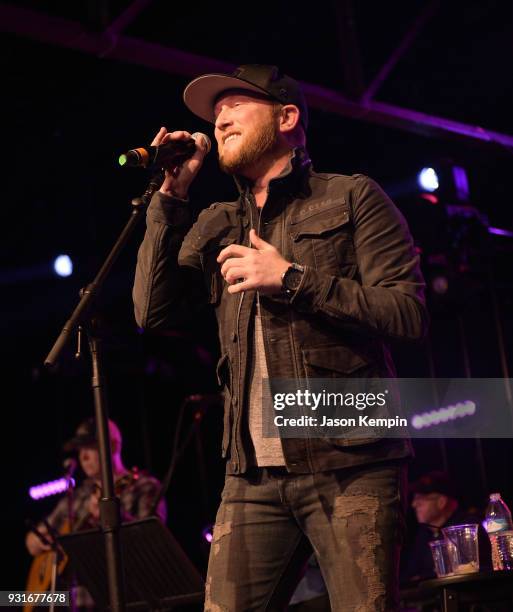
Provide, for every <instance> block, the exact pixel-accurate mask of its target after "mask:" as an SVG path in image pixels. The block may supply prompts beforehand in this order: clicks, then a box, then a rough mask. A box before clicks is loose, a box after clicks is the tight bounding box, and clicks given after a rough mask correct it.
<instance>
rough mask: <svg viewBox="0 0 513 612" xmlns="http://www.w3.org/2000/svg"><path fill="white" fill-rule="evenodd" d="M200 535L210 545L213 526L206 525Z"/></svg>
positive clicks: (212, 536)
mask: <svg viewBox="0 0 513 612" xmlns="http://www.w3.org/2000/svg"><path fill="white" fill-rule="evenodd" d="M201 535H202V536H203V537H204V538H205V540H206V541H207V542H208V543H209V544H211V543H212V540H213V538H214V526H213V525H207V526H206V527H205V529H203V531H202V532H201Z"/></svg>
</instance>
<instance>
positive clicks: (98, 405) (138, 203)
mask: <svg viewBox="0 0 513 612" xmlns="http://www.w3.org/2000/svg"><path fill="white" fill-rule="evenodd" d="M163 178H164V175H163V172H162V171H159V172H158V173H157V174H155V175H154V176H153V177H152V179H151V180H150V182H149V184H148V187H147V188H146V191H145V192H144V194H143V195H142V196H141V197H139V198H134V199H133V200H132V212H131V215H130V218H129V220H128V222H127V224H126V225H125V227H124V229H123V231H122V232H121V234H120V236H119V238H118V239H117V241H116V243H115V244H114V246H113V247H112V250H111V251H110V253H109V255H108V256H107V259H106V260H105V262H104V263H103V265H102V267H101V268H100V270H99V272H98V274H97V275H96V277H95V279H94V280H93V282H92V283H90V284H89V285H87V286H86V287H85V289H83V290H82V291H81V297H80V301H79V303H78V304H77V306H76V307H75V309H74V311H73V313H72V315H71V317H70V318H69V319H68V321H67V322H66V323H65V325H64V327H63V328H62V330H61V332H60V334H59V336H58V338H57V340H56V341H55V344H54V345H53V347H52V349H51V351H50V353H49V354H48V356H47V357H46V359H45V362H44V363H45V365H46V366H48V367H51V366H54V365H55V364H56V362H57V360H58V358H59V356H60V354H61V352H62V350H63V349H64V347H65V346H66V344H67V343H68V342H69V341H70V340H71V337H72V334H73V333H74V330H75V329H76V328H77V327H80V328H83V329H85V330H86V332H87V336H88V343H89V352H90V354H91V361H92V364H91V365H92V380H91V386H92V390H93V396H94V408H95V418H96V432H97V438H98V450H99V456H100V468H101V484H102V498H101V500H100V503H99V505H100V526H101V529H102V532H103V535H104V543H105V558H106V566H107V579H108V589H109V602H110V610H111V612H123V611H124V610H125V589H124V574H123V567H122V555H121V537H120V528H121V512H120V504H119V499H118V498H117V497H116V494H115V490H114V476H113V471H112V455H111V444H110V436H109V424H108V419H109V417H108V408H107V398H106V393H105V384H104V377H103V369H102V340H101V337H100V334H99V330H98V325H97V321H96V320H95V317H94V308H93V305H94V302H95V300H96V298H97V296H98V294H99V293H100V291H101V289H102V287H103V284H104V283H105V281H106V280H107V277H108V276H109V274H110V271H111V269H112V267H113V265H114V263H115V262H116V260H117V258H118V257H119V255H120V253H121V252H122V250H123V248H124V247H125V245H126V244H127V243H128V239H129V238H130V236H131V235H132V233H133V231H134V229H135V227H136V226H137V224H138V222H139V220H140V219H141V217H142V214H143V212H144V211H145V209H146V207H147V205H148V204H149V202H150V200H151V196H152V195H153V194H154V193H155V191H157V190H158V189H159V188H160V185H161V184H162V181H163ZM79 350H80V348H79Z"/></svg>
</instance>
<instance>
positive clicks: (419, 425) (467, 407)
mask: <svg viewBox="0 0 513 612" xmlns="http://www.w3.org/2000/svg"><path fill="white" fill-rule="evenodd" d="M476 409H477V406H476V404H475V402H473V401H471V400H466V401H463V402H458V403H457V404H453V405H451V406H445V407H444V408H437V409H436V410H431V411H430V412H423V413H421V414H415V415H413V418H412V420H411V424H412V425H413V428H414V429H424V428H426V427H436V426H437V425H440V424H441V423H447V422H449V421H456V419H461V418H464V417H469V416H473V415H474V414H475V413H476Z"/></svg>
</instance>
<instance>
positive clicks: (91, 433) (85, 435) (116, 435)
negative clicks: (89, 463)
mask: <svg viewBox="0 0 513 612" xmlns="http://www.w3.org/2000/svg"><path fill="white" fill-rule="evenodd" d="M109 435H110V440H111V443H112V442H116V443H117V444H121V432H120V431H119V427H118V426H117V425H116V423H114V421H111V420H110V419H109ZM97 446H98V437H97V435H96V420H95V419H94V418H89V419H86V420H85V421H82V423H80V425H79V426H78V427H77V430H76V431H75V435H74V436H73V438H71V439H70V440H68V441H67V442H66V443H65V444H64V447H63V450H64V452H66V453H70V452H72V451H77V450H79V449H81V448H94V447H97Z"/></svg>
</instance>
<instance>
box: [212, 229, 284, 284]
mask: <svg viewBox="0 0 513 612" xmlns="http://www.w3.org/2000/svg"><path fill="white" fill-rule="evenodd" d="M249 237H250V240H251V244H252V245H253V246H254V247H255V248H254V249H250V248H249V247H245V246H241V245H240V244H231V245H230V246H228V247H226V248H225V249H223V250H222V251H221V252H220V253H219V256H218V258H217V261H218V263H220V264H222V266H221V274H222V275H223V277H224V279H225V280H226V282H227V283H228V284H229V285H230V286H229V287H228V292H229V293H239V292H241V291H246V290H247V289H256V290H258V291H260V293H263V294H267V295H272V294H274V293H279V292H280V291H281V275H282V274H283V273H284V272H285V270H287V268H288V267H289V266H290V262H288V261H287V260H286V259H284V258H283V257H282V256H281V254H280V252H279V251H278V249H276V248H275V247H273V246H272V245H271V244H269V243H268V242H266V241H265V240H262V238H260V237H259V236H258V235H257V233H256V232H255V230H253V229H252V230H251V231H250V232H249ZM240 279H243V280H242V282H238V281H240Z"/></svg>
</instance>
